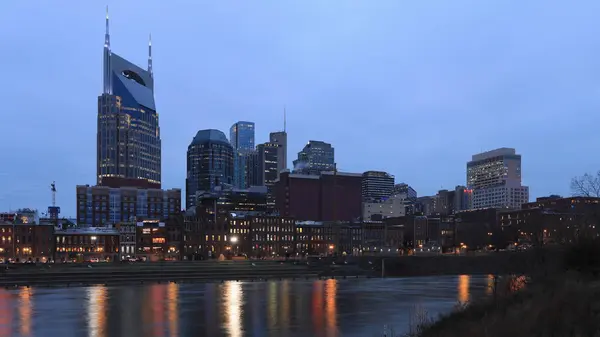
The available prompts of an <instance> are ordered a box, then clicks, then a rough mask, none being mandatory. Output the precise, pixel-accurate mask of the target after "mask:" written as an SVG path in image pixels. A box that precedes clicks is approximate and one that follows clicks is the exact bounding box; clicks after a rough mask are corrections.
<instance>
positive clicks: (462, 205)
mask: <svg viewBox="0 0 600 337" xmlns="http://www.w3.org/2000/svg"><path fill="white" fill-rule="evenodd" d="M472 202H473V190H470V189H468V188H467V187H466V186H456V188H455V189H454V212H460V211H466V210H468V209H471V204H472Z"/></svg>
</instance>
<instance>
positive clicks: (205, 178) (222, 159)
mask: <svg viewBox="0 0 600 337" xmlns="http://www.w3.org/2000/svg"><path fill="white" fill-rule="evenodd" d="M233 158H234V152H233V147H232V146H231V144H230V143H229V141H228V140H227V137H226V136H225V134H224V133H223V132H221V131H219V130H213V129H209V130H200V131H198V133H197V134H196V136H195V137H194V139H193V140H192V142H191V144H190V145H189V146H188V151H187V178H186V184H185V186H186V189H185V204H186V208H187V209H190V208H192V207H194V206H196V192H197V191H207V192H212V191H213V190H214V189H215V187H217V186H227V185H229V186H231V185H232V184H233Z"/></svg>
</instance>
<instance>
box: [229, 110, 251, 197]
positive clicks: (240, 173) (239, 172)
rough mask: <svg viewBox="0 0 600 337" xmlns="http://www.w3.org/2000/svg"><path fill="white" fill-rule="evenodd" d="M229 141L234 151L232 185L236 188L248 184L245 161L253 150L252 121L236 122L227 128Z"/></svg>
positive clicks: (244, 186)
mask: <svg viewBox="0 0 600 337" xmlns="http://www.w3.org/2000/svg"><path fill="white" fill-rule="evenodd" d="M229 142H230V143H231V146H232V147H233V151H234V152H235V157H234V163H233V185H234V186H235V187H237V188H246V187H248V186H250V182H249V181H248V179H247V172H246V171H247V168H246V163H247V161H248V156H249V155H250V154H251V153H253V152H254V123H253V122H237V123H235V124H233V125H232V126H231V128H230V129H229Z"/></svg>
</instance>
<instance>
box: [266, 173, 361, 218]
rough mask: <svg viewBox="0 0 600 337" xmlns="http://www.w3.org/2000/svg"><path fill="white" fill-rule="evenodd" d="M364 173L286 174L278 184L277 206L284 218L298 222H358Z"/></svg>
mask: <svg viewBox="0 0 600 337" xmlns="http://www.w3.org/2000/svg"><path fill="white" fill-rule="evenodd" d="M361 192H362V174H360V173H345V172H323V173H322V174H321V175H308V174H295V173H290V172H289V171H284V172H282V173H281V174H280V175H279V180H278V181H277V182H276V183H275V204H276V208H277V210H278V211H279V214H280V215H281V216H286V217H293V218H295V219H296V220H312V221H354V220H357V219H360V217H361V215H362V195H361Z"/></svg>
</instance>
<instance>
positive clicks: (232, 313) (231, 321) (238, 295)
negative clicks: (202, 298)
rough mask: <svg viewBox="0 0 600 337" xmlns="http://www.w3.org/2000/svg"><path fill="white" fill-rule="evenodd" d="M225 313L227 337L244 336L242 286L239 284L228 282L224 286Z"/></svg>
mask: <svg viewBox="0 0 600 337" xmlns="http://www.w3.org/2000/svg"><path fill="white" fill-rule="evenodd" d="M222 289H223V294H222V298H223V302H224V308H223V313H224V314H225V329H226V331H227V336H230V337H240V336H242V330H243V329H242V316H243V310H242V303H243V296H244V294H243V292H242V284H241V283H239V282H227V283H225V284H224V286H223V288H222Z"/></svg>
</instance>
